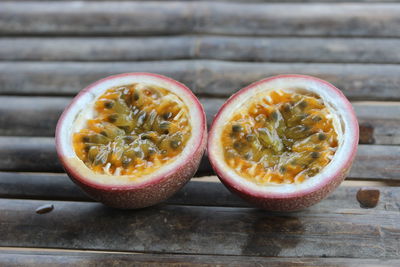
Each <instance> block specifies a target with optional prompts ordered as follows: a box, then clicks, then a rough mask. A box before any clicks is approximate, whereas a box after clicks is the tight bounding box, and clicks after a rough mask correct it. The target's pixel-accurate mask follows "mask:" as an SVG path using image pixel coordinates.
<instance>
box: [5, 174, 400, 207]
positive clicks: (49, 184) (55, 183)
mask: <svg viewBox="0 0 400 267" xmlns="http://www.w3.org/2000/svg"><path fill="white" fill-rule="evenodd" d="M213 178H214V179H213V180H214V181H213V182H208V181H203V180H210V179H206V178H203V177H200V178H198V179H192V180H191V181H190V182H189V183H188V184H186V185H185V186H184V187H183V188H182V189H181V190H180V191H179V192H177V193H176V194H175V195H174V196H172V197H171V198H169V199H168V200H166V201H165V203H168V204H175V205H192V206H217V207H218V206H219V207H250V206H251V205H250V204H248V203H247V202H245V201H243V200H241V199H240V198H239V197H237V196H235V195H233V194H231V193H230V192H229V191H228V190H227V189H226V188H225V186H224V185H223V184H221V183H220V182H219V180H218V179H217V178H216V177H213ZM352 182H354V181H351V182H348V181H346V182H344V183H343V184H342V185H341V186H340V187H339V188H338V189H337V190H336V191H334V193H332V194H331V195H330V196H328V197H327V199H325V200H324V201H322V202H320V203H319V204H318V205H317V206H314V207H312V208H310V209H308V211H307V212H313V213H315V212H321V213H324V212H325V213H330V212H332V211H333V212H339V211H340V212H344V211H346V212H355V213H357V212H358V210H359V209H360V205H359V203H358V202H357V200H356V194H357V191H358V189H359V188H360V187H359V186H354V185H352V184H351V183H352ZM348 184H349V185H348ZM366 184H368V183H366ZM373 188H376V189H378V190H379V191H380V194H381V197H380V201H379V203H378V206H377V207H375V209H374V210H376V211H378V210H379V211H385V210H386V211H388V210H390V211H399V210H400V207H399V205H398V203H399V201H400V187H388V186H374V187H373ZM0 198H23V199H42V200H72V201H92V200H91V199H90V198H89V197H88V196H86V195H85V194H84V193H83V192H81V191H80V190H79V189H78V187H77V186H76V185H74V184H73V183H72V182H71V180H70V179H69V178H68V177H67V176H66V175H65V174H49V173H12V172H0ZM304 212H306V211H304Z"/></svg>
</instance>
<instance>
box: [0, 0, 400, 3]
mask: <svg viewBox="0 0 400 267" xmlns="http://www.w3.org/2000/svg"><path fill="white" fill-rule="evenodd" d="M5 1H9V0H0V2H5ZM17 1H21V2H28V1H32V2H41V1H48V0H16V2H17ZM64 1H71V0H53V1H52V2H64ZM81 1H84V2H92V1H93V2H101V1H106V2H114V1H115V2H121V1H129V2H144V1H146V0H81ZM202 1H203V2H209V1H210V0H157V2H202ZM216 1H218V2H239V3H240V2H242V3H243V2H246V3H285V2H288V3H297V2H300V3H303V2H306V3H325V2H327V3H331V2H333V3H341V2H344V3H359V2H361V3H363V2H367V3H397V2H399V0H246V1H244V0H216ZM214 2H215V1H214Z"/></svg>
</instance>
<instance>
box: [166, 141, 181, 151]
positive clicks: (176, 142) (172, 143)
mask: <svg viewBox="0 0 400 267" xmlns="http://www.w3.org/2000/svg"><path fill="white" fill-rule="evenodd" d="M169 145H170V146H171V147H172V148H173V149H177V148H178V147H179V146H180V145H181V141H177V140H172V141H171V142H170V143H169Z"/></svg>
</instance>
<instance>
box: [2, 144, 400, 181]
mask: <svg viewBox="0 0 400 267" xmlns="http://www.w3.org/2000/svg"><path fill="white" fill-rule="evenodd" d="M398 155H400V147H399V146H383V145H359V149H358V153H357V157H356V160H355V162H354V165H353V168H352V170H351V172H350V175H349V177H352V178H361V179H393V180H396V179H399V177H400V167H399V166H400V158H399V157H398ZM0 170H2V171H36V172H62V171H63V170H62V168H61V166H60V164H59V162H58V160H57V156H56V151H55V146H54V139H53V138H48V137H0ZM212 173H213V172H212V169H211V166H210V163H209V162H208V159H207V157H206V156H205V157H203V160H202V162H201V164H200V167H199V170H198V172H197V176H199V175H204V174H212Z"/></svg>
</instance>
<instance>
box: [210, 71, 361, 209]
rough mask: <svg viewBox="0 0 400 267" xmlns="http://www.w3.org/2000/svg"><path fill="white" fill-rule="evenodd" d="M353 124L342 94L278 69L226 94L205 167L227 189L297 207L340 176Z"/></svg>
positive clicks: (266, 203)
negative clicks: (212, 172)
mask: <svg viewBox="0 0 400 267" xmlns="http://www.w3.org/2000/svg"><path fill="white" fill-rule="evenodd" d="M357 144H358V123H357V119H356V116H355V114H354V111H353V108H352V106H351V104H350V103H349V101H348V100H347V99H346V97H345V96H344V95H343V94H342V93H341V91H339V90H338V89H337V88H335V87H334V86H333V85H332V84H330V83H328V82H326V81H323V80H320V79H317V78H314V77H310V76H302V75H281V76H276V77H271V78H267V79H264V80H261V81H259V82H256V83H254V84H251V85H250V86H248V87H246V88H244V89H242V90H240V91H239V92H237V93H236V94H235V95H233V96H232V97H231V98H230V99H229V100H228V101H227V102H226V103H225V104H224V105H223V106H222V108H221V109H220V110H219V112H218V114H217V115H216V117H215V120H214V122H213V125H212V127H211V131H210V134H209V139H208V155H209V158H210V162H211V165H212V166H213V168H214V170H215V171H216V173H217V175H218V176H219V178H220V179H221V181H222V182H223V183H224V184H225V185H226V186H227V187H228V188H229V189H230V190H231V191H233V192H234V193H237V194H239V195H240V196H241V197H243V198H244V199H246V200H248V201H250V202H252V203H254V204H256V205H258V206H260V207H262V208H264V209H267V210H274V211H291V210H298V209H302V208H305V207H308V206H310V205H313V204H315V203H317V202H318V201H320V200H321V199H323V198H324V197H325V196H327V194H328V193H330V192H331V191H332V190H334V189H335V188H336V187H337V186H338V185H339V184H340V183H341V182H342V180H343V179H344V178H345V177H346V175H347V173H348V171H349V169H350V167H351V164H352V161H353V159H354V156H355V153H356V149H357Z"/></svg>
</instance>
